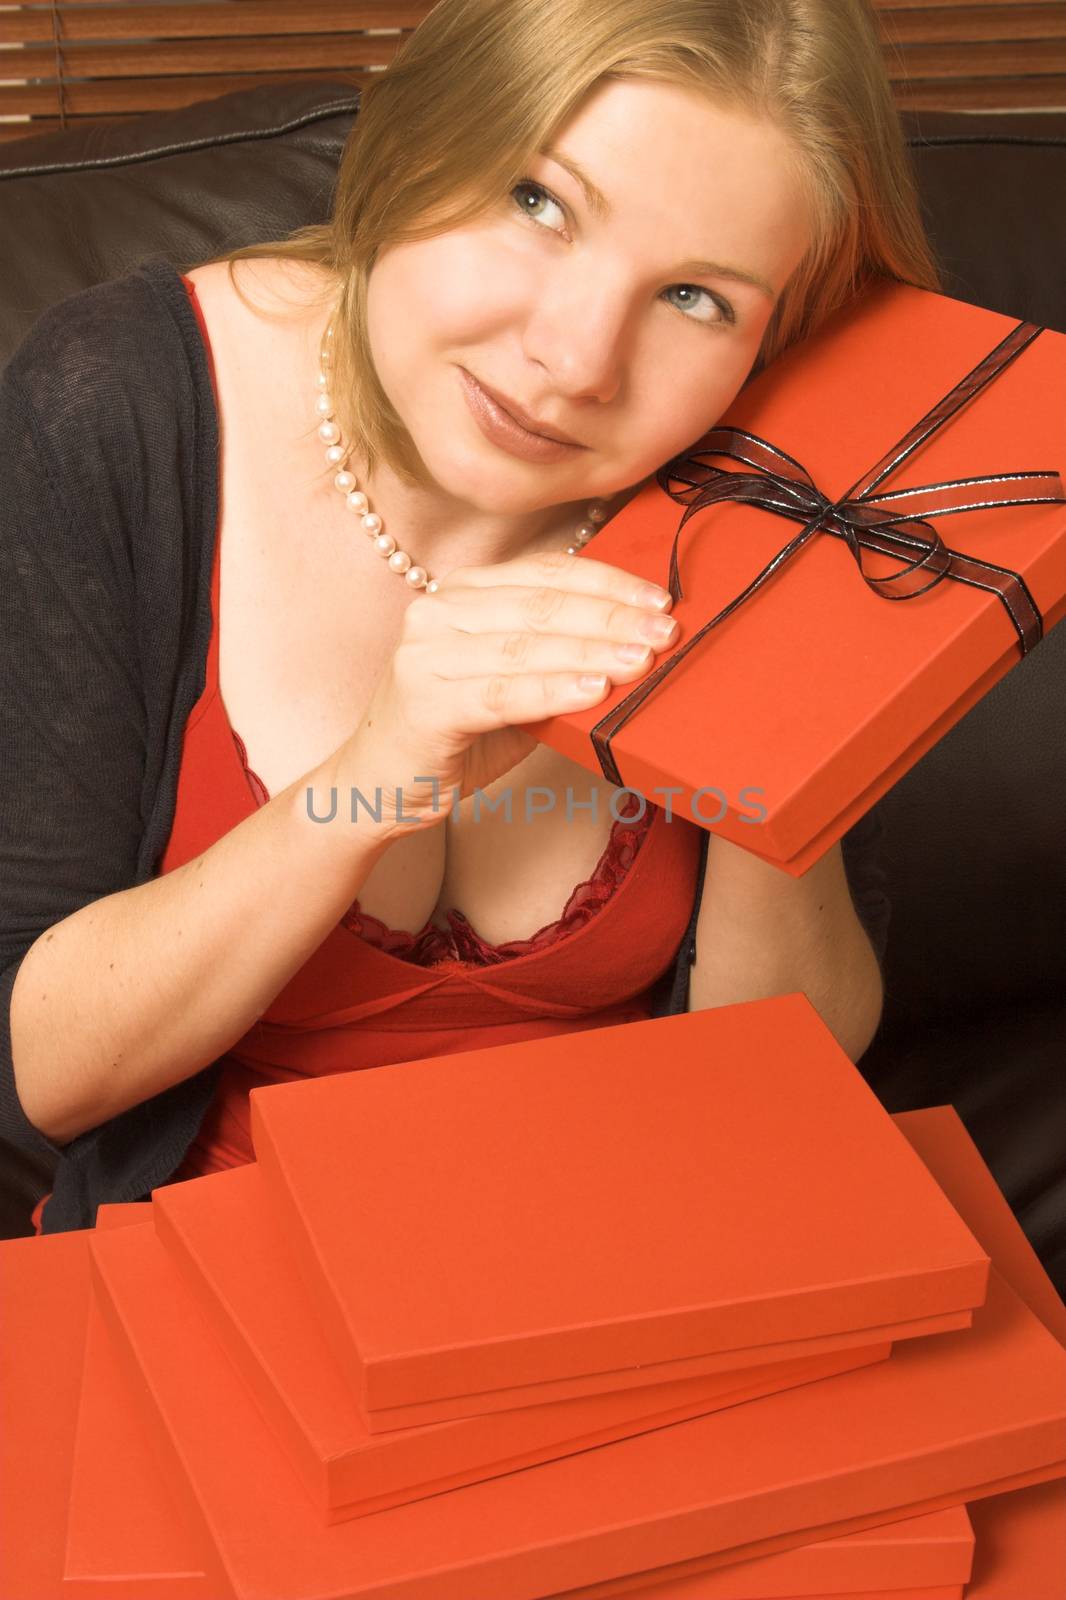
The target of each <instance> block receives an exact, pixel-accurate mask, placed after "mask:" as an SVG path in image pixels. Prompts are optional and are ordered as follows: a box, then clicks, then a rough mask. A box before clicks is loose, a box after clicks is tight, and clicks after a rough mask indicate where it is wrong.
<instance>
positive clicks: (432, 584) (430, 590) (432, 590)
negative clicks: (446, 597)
mask: <svg viewBox="0 0 1066 1600" xmlns="http://www.w3.org/2000/svg"><path fill="white" fill-rule="evenodd" d="M439 588H440V584H439V583H438V582H437V580H436V578H431V579H430V581H429V582H428V583H427V584H426V593H427V594H436V592H437V590H438V589H439Z"/></svg>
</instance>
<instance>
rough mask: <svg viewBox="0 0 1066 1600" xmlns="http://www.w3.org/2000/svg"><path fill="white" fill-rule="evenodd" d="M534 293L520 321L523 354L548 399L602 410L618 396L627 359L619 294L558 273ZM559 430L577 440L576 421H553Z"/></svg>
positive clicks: (578, 421)
mask: <svg viewBox="0 0 1066 1600" xmlns="http://www.w3.org/2000/svg"><path fill="white" fill-rule="evenodd" d="M539 288H540V293H539V294H538V298H537V301H536V304H535V305H533V306H532V308H531V309H530V312H529V316H528V317H527V320H526V327H525V336H524V339H523V349H524V352H525V355H526V357H527V358H528V360H529V361H531V362H534V363H536V364H537V365H538V366H540V367H543V368H544V371H545V372H546V374H547V382H548V386H549V387H550V389H551V392H552V394H554V395H556V396H559V397H565V398H566V399H567V400H569V401H571V402H572V403H573V404H575V405H577V404H578V403H579V402H584V401H592V400H595V401H598V402H599V403H600V404H601V405H607V404H609V402H610V401H612V400H613V399H614V398H615V397H616V395H617V394H618V391H619V389H620V388H621V385H622V382H623V377H624V373H625V365H626V361H627V359H628V343H629V339H630V329H629V323H628V316H627V308H626V305H625V303H624V296H623V293H622V291H621V288H619V289H618V291H617V292H616V293H613V294H612V293H611V292H610V291H609V290H607V289H605V287H604V284H603V281H602V275H601V276H600V279H599V281H598V283H597V284H596V285H595V286H593V285H592V284H591V283H590V282H589V279H588V274H587V273H585V274H583V273H581V272H580V271H577V270H571V271H567V272H563V271H560V272H558V273H557V274H556V275H555V277H554V278H553V280H552V282H551V285H550V287H548V286H547V285H545V283H544V281H543V280H541V283H540V285H539ZM558 421H559V425H560V427H564V428H568V429H569V430H570V431H571V432H572V433H574V434H576V435H577V436H578V438H581V437H582V432H581V419H580V417H579V416H577V415H574V414H569V413H568V414H567V415H565V416H563V417H559V418H558Z"/></svg>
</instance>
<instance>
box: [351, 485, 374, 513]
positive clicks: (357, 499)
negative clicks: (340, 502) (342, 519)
mask: <svg viewBox="0 0 1066 1600" xmlns="http://www.w3.org/2000/svg"><path fill="white" fill-rule="evenodd" d="M345 505H346V506H347V507H348V510H349V511H367V510H369V508H370V501H369V500H368V499H367V497H366V495H365V494H364V493H363V491H362V490H361V489H354V490H353V491H352V493H351V494H350V495H349V496H348V498H347V500H346V501H345Z"/></svg>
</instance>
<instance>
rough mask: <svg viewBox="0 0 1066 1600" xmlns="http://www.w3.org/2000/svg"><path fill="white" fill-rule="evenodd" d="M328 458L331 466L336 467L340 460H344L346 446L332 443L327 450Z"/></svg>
mask: <svg viewBox="0 0 1066 1600" xmlns="http://www.w3.org/2000/svg"><path fill="white" fill-rule="evenodd" d="M326 460H327V461H328V462H329V464H330V466H331V467H335V466H336V465H337V462H338V461H343V460H344V446H343V445H342V444H331V445H330V447H329V449H328V450H327V451H326Z"/></svg>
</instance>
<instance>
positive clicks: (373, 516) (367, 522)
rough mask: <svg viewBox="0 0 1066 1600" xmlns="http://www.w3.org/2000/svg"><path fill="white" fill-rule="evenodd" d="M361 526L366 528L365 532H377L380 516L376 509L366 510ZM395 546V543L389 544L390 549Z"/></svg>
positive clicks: (379, 525)
mask: <svg viewBox="0 0 1066 1600" xmlns="http://www.w3.org/2000/svg"><path fill="white" fill-rule="evenodd" d="M363 527H364V528H365V529H366V531H367V533H378V532H379V531H380V529H381V518H380V517H379V516H378V514H377V512H376V511H368V512H367V514H366V516H365V517H364V518H363ZM386 537H388V536H386ZM395 548H396V545H395V543H394V544H393V545H392V546H391V549H393V550H395Z"/></svg>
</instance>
